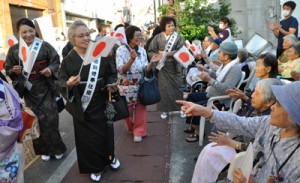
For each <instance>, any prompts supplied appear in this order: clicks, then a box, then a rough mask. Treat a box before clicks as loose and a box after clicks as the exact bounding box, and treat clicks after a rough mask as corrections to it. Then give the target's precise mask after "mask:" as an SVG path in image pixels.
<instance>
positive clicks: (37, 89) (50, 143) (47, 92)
mask: <svg viewBox="0 0 300 183" xmlns="http://www.w3.org/2000/svg"><path fill="white" fill-rule="evenodd" d="M17 31H18V34H19V35H20V37H21V38H22V39H23V40H24V41H25V43H26V44H27V45H28V47H30V51H31V54H32V55H35V57H34V58H33V62H34V64H33V67H32V69H31V71H27V72H29V73H28V74H29V77H28V81H26V79H25V77H24V74H22V72H23V73H25V71H24V70H23V65H24V64H23V62H22V61H21V62H20V58H19V55H18V54H19V44H20V43H19V44H16V45H14V46H12V47H10V49H9V50H8V54H7V57H6V61H5V70H6V73H7V74H8V75H9V77H10V78H11V80H12V82H13V85H14V87H15V89H16V90H17V91H18V93H19V95H20V96H21V97H22V96H24V100H25V104H26V106H27V107H29V108H30V109H31V110H32V111H33V112H34V114H35V115H36V116H37V118H38V122H39V127H40V137H39V138H37V139H34V140H33V141H32V142H33V148H34V152H35V154H36V155H41V158H42V160H44V161H49V160H50V156H55V158H56V159H61V158H62V156H63V153H65V152H66V150H67V149H66V146H65V144H64V143H63V141H62V139H61V135H60V133H59V116H58V110H57V104H56V100H55V98H56V96H57V95H58V91H57V90H56V87H55V85H54V80H55V79H57V73H58V68H59V64H60V61H59V55H58V54H57V52H56V51H55V49H54V48H53V47H52V46H51V45H50V44H49V43H47V42H46V41H42V40H41V39H39V38H37V37H36V30H35V26H34V24H33V22H32V21H31V20H29V19H28V18H21V19H19V20H18V21H17ZM28 83H30V84H32V86H31V87H30V86H28ZM30 84H29V85H30Z"/></svg>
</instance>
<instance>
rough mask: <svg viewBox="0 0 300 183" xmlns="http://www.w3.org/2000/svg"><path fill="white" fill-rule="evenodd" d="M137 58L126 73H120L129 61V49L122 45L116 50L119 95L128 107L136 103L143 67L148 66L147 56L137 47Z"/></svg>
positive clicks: (142, 49)
mask: <svg viewBox="0 0 300 183" xmlns="http://www.w3.org/2000/svg"><path fill="white" fill-rule="evenodd" d="M137 54H138V56H137V57H136V58H135V61H134V62H133V63H132V65H131V67H130V69H129V70H128V71H127V72H126V73H122V72H121V70H122V67H123V66H124V65H125V64H126V63H127V62H128V60H129V59H130V51H129V47H128V46H125V45H122V46H120V47H119V48H118V50H117V56H116V63H117V70H118V88H119V92H120V94H121V95H123V96H126V99H127V102H128V105H133V104H136V103H138V99H137V94H138V90H139V86H140V85H139V83H140V80H141V78H142V75H143V71H144V69H145V67H146V66H147V65H148V59H147V54H146V51H145V49H144V48H142V47H140V46H139V47H138V50H137Z"/></svg>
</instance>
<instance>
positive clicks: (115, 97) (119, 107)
mask: <svg viewBox="0 0 300 183" xmlns="http://www.w3.org/2000/svg"><path fill="white" fill-rule="evenodd" d="M111 102H112V104H113V106H114V109H115V111H116V114H115V116H114V120H113V121H119V120H121V119H125V118H128V117H129V110H128V105H127V100H126V97H125V96H121V95H120V93H119V92H115V93H113V94H112V100H111Z"/></svg>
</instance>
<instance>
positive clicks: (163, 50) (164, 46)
mask: <svg viewBox="0 0 300 183" xmlns="http://www.w3.org/2000/svg"><path fill="white" fill-rule="evenodd" d="M159 26H160V28H161V30H162V32H161V33H160V34H158V35H156V36H155V37H154V38H153V40H152V42H151V44H150V46H149V49H148V56H149V58H150V59H151V58H152V57H153V56H154V55H155V54H161V55H162V57H163V58H162V60H161V61H160V62H159V63H158V65H157V67H156V68H157V69H158V70H159V72H158V86H159V91H160V96H161V101H160V102H159V103H158V105H157V110H158V111H162V112H163V113H162V114H161V118H162V119H166V118H167V117H168V114H167V112H171V111H178V110H180V106H179V105H178V104H175V103H174V100H176V99H182V97H183V93H182V91H181V90H180V87H181V85H182V82H183V80H182V81H181V78H182V77H181V68H182V67H181V65H180V64H179V63H178V62H177V61H176V60H175V58H174V57H173V55H174V54H175V53H176V52H177V51H178V50H179V49H180V48H181V47H182V46H184V45H185V42H184V39H183V38H182V37H181V36H180V35H179V34H177V33H176V32H175V29H176V22H175V19H174V18H172V17H167V16H166V17H162V19H161V21H160V24H159ZM161 66H162V67H161ZM166 91H168V92H166Z"/></svg>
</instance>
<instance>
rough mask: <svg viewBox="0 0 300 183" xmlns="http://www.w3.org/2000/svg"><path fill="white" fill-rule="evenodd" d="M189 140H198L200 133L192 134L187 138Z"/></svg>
mask: <svg viewBox="0 0 300 183" xmlns="http://www.w3.org/2000/svg"><path fill="white" fill-rule="evenodd" d="M185 140H186V141H187V142H197V141H198V140H199V135H197V134H194V133H193V134H191V135H189V136H188V137H187V138H186V139H185Z"/></svg>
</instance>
